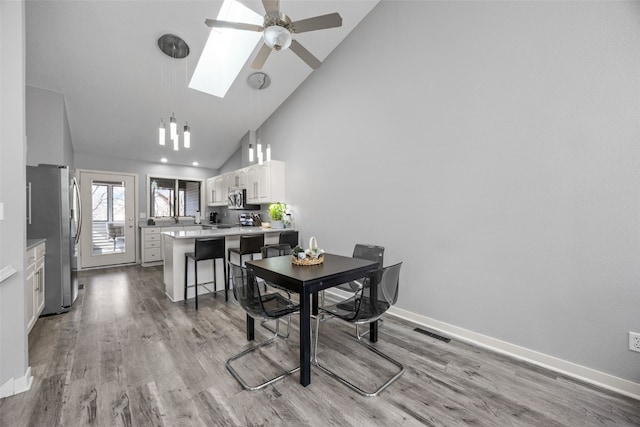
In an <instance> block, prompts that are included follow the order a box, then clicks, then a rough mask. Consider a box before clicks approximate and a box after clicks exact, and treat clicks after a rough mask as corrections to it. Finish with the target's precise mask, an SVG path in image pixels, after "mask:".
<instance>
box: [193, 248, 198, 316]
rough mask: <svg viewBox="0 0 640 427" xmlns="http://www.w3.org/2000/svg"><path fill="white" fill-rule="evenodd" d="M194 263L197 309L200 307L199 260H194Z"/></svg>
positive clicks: (194, 287)
mask: <svg viewBox="0 0 640 427" xmlns="http://www.w3.org/2000/svg"><path fill="white" fill-rule="evenodd" d="M193 264H194V271H195V274H194V282H193V289H195V291H196V310H197V309H198V261H197V260H193Z"/></svg>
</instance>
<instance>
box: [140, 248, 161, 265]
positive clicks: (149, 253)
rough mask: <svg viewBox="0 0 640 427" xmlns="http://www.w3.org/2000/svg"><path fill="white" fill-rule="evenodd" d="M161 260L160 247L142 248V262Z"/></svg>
mask: <svg viewBox="0 0 640 427" xmlns="http://www.w3.org/2000/svg"><path fill="white" fill-rule="evenodd" d="M153 261H162V252H161V251H160V248H151V249H145V250H144V262H153Z"/></svg>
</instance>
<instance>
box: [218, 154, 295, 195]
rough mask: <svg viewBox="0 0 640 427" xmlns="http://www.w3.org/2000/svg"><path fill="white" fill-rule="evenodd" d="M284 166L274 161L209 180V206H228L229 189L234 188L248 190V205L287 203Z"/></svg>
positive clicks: (282, 163) (280, 162)
mask: <svg viewBox="0 0 640 427" xmlns="http://www.w3.org/2000/svg"><path fill="white" fill-rule="evenodd" d="M284 165H285V163H284V162H282V161H279V160H272V161H269V162H264V163H263V164H261V165H252V166H248V167H246V168H242V169H238V170H236V171H233V172H229V173H226V174H224V175H220V176H215V177H212V178H209V179H207V205H208V206H226V205H227V196H228V194H229V189H230V188H234V187H238V188H246V190H247V200H246V202H247V203H248V204H254V205H257V204H265V203H274V202H283V201H285V198H284Z"/></svg>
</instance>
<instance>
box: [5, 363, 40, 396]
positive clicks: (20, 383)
mask: <svg viewBox="0 0 640 427" xmlns="http://www.w3.org/2000/svg"><path fill="white" fill-rule="evenodd" d="M31 384H33V376H32V375H31V366H29V367H28V368H27V372H25V374H24V375H23V376H22V377H20V378H14V377H11V378H9V380H8V381H6V382H5V383H4V384H2V385H1V386H0V398H3V397H9V396H13V395H14V394H19V393H23V392H25V391H28V390H30V389H31Z"/></svg>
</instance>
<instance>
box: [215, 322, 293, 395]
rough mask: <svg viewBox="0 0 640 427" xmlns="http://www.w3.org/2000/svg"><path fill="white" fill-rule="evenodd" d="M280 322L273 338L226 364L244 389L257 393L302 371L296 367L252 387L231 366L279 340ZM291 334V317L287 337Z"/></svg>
mask: <svg viewBox="0 0 640 427" xmlns="http://www.w3.org/2000/svg"><path fill="white" fill-rule="evenodd" d="M279 320H280V319H276V332H275V334H274V335H273V337H271V338H269V339H267V340H266V341H263V342H261V343H260V344H256V345H255V346H253V347H250V348H248V349H246V350H244V351H242V352H241V353H238V354H237V355H235V356H233V357H231V358H229V359H228V360H227V363H226V367H227V370H228V371H229V372H230V373H231V375H233V377H234V378H235V379H236V380H237V381H238V382H239V383H240V385H241V386H242V388H244V389H245V390H250V391H256V390H260V389H263V388H265V387H266V386H268V385H270V384H273V383H274V382H276V381H278V380H281V379H283V378H285V377H287V376H289V375H291V374H294V373H296V372H298V371H299V370H300V366H298V367H295V368H293V369H290V370H287V371H284V372H283V373H281V374H279V375H277V376H275V377H273V378H271V379H269V380H267V381H265V382H263V383H260V384H258V385H255V386H252V385H249V384H248V383H247V382H246V381H245V380H244V379H243V378H242V376H241V375H240V374H239V373H238V371H236V370H235V369H234V368H233V366H231V363H232V362H234V361H236V360H238V359H240V358H242V357H244V356H246V355H247V354H249V353H252V352H254V351H256V350H258V349H259V348H262V347H264V346H267V345H269V344H271V343H273V342H275V341H276V340H277V339H278V336H280V335H279ZM290 332H291V315H289V322H288V327H287V335H286V336H289V333H290Z"/></svg>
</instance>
